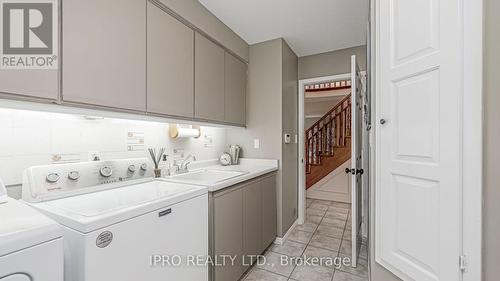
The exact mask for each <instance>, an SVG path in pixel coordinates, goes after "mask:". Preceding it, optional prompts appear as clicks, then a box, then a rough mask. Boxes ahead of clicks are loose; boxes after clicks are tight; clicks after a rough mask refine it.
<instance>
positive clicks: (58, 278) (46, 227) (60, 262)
mask: <svg viewBox="0 0 500 281" xmlns="http://www.w3.org/2000/svg"><path fill="white" fill-rule="evenodd" d="M4 201H5V202H4V203H0V280H1V281H63V277H64V257H63V239H62V231H61V228H60V227H59V225H58V224H57V223H56V222H54V221H53V220H51V219H49V218H48V217H46V216H45V215H43V214H41V213H39V212H37V211H36V210H34V209H33V208H31V207H29V206H27V205H25V204H23V203H22V202H19V201H17V200H14V199H12V198H6V200H4Z"/></svg>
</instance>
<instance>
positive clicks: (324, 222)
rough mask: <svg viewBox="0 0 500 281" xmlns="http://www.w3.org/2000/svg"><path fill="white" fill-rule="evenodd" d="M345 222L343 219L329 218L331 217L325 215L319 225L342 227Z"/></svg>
mask: <svg viewBox="0 0 500 281" xmlns="http://www.w3.org/2000/svg"><path fill="white" fill-rule="evenodd" d="M345 222H346V221H345V220H339V219H331V218H326V217H325V218H323V220H322V221H321V224H320V225H330V226H333V227H337V228H344V227H345V226H346V225H345Z"/></svg>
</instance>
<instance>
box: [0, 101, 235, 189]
mask: <svg viewBox="0 0 500 281" xmlns="http://www.w3.org/2000/svg"><path fill="white" fill-rule="evenodd" d="M168 128H169V125H168V124H166V123H159V122H150V121H135V120H125V119H113V118H105V119H98V120H88V119H85V118H84V117H83V116H79V115H70V114H61V113H49V112H40V111H27V110H17V109H5V108H0V177H1V178H2V179H3V180H4V181H5V184H6V185H7V186H10V187H11V188H9V189H10V190H9V194H11V195H13V197H18V194H19V186H17V185H19V184H21V174H22V171H23V170H24V169H25V168H27V167H29V166H33V165H44V164H51V163H54V161H53V160H52V159H53V157H54V156H57V155H63V157H69V158H76V159H80V160H81V161H87V154H88V151H90V150H98V151H100V152H101V153H102V159H104V160H105V159H116V158H128V157H147V155H146V153H145V151H144V150H141V151H128V145H127V139H128V133H129V132H136V133H137V132H139V133H144V148H149V147H156V148H159V147H166V148H167V152H166V153H167V154H168V155H170V156H171V157H172V155H173V150H174V149H183V150H184V152H185V153H186V154H187V153H192V154H193V155H195V156H196V157H197V159H198V160H206V159H214V158H218V157H219V155H220V154H221V153H222V152H223V151H224V149H225V147H226V129H224V128H215V127H202V128H201V130H202V136H201V137H200V138H199V139H194V138H189V139H171V138H170V137H169V136H168ZM206 136H207V137H208V138H212V140H213V144H212V145H207V146H208V147H205V146H206V145H205V144H206V143H208V142H209V140H208V138H206Z"/></svg>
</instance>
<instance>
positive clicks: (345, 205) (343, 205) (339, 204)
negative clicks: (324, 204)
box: [330, 201, 351, 209]
mask: <svg viewBox="0 0 500 281" xmlns="http://www.w3.org/2000/svg"><path fill="white" fill-rule="evenodd" d="M330 206H334V207H337V208H344V209H350V208H351V204H349V203H344V202H337V201H331V202H330Z"/></svg>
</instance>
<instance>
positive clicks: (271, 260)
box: [257, 252, 295, 277]
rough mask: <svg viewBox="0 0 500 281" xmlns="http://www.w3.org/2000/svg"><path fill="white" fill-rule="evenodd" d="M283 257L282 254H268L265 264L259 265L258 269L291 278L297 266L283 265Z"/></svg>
mask: <svg viewBox="0 0 500 281" xmlns="http://www.w3.org/2000/svg"><path fill="white" fill-rule="evenodd" d="M281 256H282V255H281V254H277V253H274V252H267V253H266V255H265V258H266V259H265V261H266V262H265V264H264V265H257V268H258V269H264V270H267V271H270V272H273V273H277V274H280V275H283V276H287V277H289V276H290V274H291V273H292V271H293V268H294V267H295V266H294V265H293V264H291V263H286V264H283V263H282V262H281Z"/></svg>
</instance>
